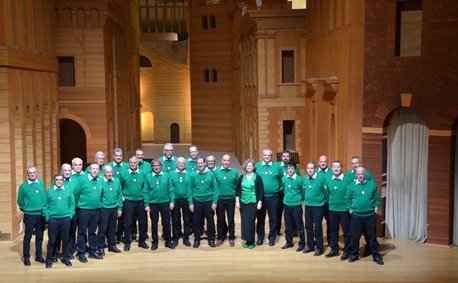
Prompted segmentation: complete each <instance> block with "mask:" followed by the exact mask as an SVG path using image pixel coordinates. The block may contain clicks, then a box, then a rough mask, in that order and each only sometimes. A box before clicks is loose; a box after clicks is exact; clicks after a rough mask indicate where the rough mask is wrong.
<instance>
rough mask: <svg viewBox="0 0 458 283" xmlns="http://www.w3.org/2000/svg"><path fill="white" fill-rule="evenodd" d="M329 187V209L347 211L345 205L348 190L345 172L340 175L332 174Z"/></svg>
mask: <svg viewBox="0 0 458 283" xmlns="http://www.w3.org/2000/svg"><path fill="white" fill-rule="evenodd" d="M328 189H329V210H332V211H340V212H343V211H347V209H346V207H345V193H346V192H347V182H346V179H345V178H344V175H343V174H340V176H339V177H334V175H333V176H332V178H331V180H330V181H329V182H328Z"/></svg>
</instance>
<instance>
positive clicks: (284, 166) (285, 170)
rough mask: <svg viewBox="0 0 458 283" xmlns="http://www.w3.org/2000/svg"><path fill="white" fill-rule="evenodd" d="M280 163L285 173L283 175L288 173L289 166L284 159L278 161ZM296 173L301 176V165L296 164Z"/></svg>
mask: <svg viewBox="0 0 458 283" xmlns="http://www.w3.org/2000/svg"><path fill="white" fill-rule="evenodd" d="M278 164H280V168H281V172H282V173H283V177H285V176H286V175H288V166H287V165H285V164H284V163H283V161H280V162H278ZM296 175H297V176H299V177H301V170H299V167H297V166H296Z"/></svg>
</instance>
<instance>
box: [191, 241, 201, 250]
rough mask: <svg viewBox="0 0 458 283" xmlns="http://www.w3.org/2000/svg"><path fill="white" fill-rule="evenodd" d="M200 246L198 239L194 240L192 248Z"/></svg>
mask: <svg viewBox="0 0 458 283" xmlns="http://www.w3.org/2000/svg"><path fill="white" fill-rule="evenodd" d="M199 246H200V241H194V245H193V246H192V247H193V248H195V249H197V248H198V247H199Z"/></svg>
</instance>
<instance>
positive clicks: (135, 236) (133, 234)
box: [130, 233, 137, 241]
mask: <svg viewBox="0 0 458 283" xmlns="http://www.w3.org/2000/svg"><path fill="white" fill-rule="evenodd" d="M130 239H131V240H132V241H135V240H137V233H132V234H130Z"/></svg>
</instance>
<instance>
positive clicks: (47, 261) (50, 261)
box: [46, 259, 52, 268]
mask: <svg viewBox="0 0 458 283" xmlns="http://www.w3.org/2000/svg"><path fill="white" fill-rule="evenodd" d="M51 267H52V260H49V259H47V260H46V268H51Z"/></svg>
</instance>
